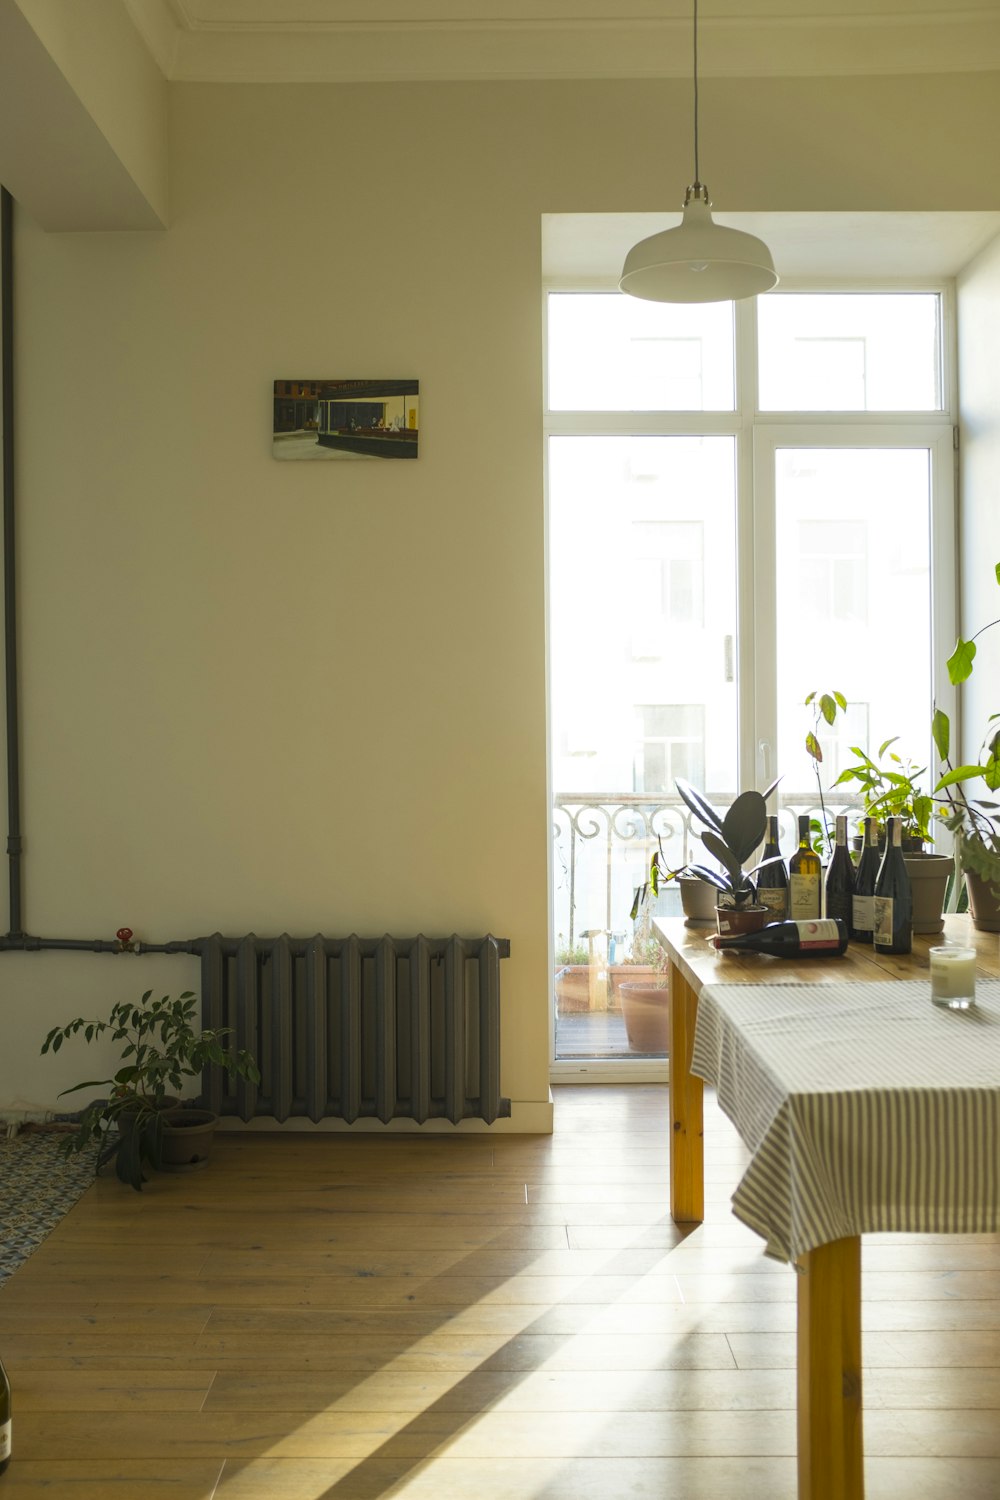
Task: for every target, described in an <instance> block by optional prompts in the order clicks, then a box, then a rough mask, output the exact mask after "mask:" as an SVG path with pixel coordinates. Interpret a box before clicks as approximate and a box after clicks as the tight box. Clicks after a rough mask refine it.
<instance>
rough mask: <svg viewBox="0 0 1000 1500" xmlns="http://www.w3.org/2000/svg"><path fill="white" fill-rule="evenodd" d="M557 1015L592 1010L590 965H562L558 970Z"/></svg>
mask: <svg viewBox="0 0 1000 1500" xmlns="http://www.w3.org/2000/svg"><path fill="white" fill-rule="evenodd" d="M555 985H556V1015H559V1016H568V1015H576V1014H578V1013H579V1012H580V1011H585V1010H589V1009H590V965H589V964H562V965H561V966H560V967H558V968H557V969H556V979H555Z"/></svg>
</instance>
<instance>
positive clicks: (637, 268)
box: [618, 0, 778, 302]
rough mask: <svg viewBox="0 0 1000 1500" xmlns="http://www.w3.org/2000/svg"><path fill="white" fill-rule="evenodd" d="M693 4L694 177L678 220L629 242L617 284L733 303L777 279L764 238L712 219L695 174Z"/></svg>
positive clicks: (650, 293)
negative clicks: (731, 227) (630, 247)
mask: <svg viewBox="0 0 1000 1500" xmlns="http://www.w3.org/2000/svg"><path fill="white" fill-rule="evenodd" d="M693 7H694V182H693V183H692V184H691V186H690V187H689V188H688V190H687V192H686V193H685V195H684V215H683V218H682V219H681V222H680V224H678V225H677V226H676V228H674V229H664V230H662V231H661V233H660V234H653V235H650V237H649V239H646V240H640V241H639V243H638V245H633V247H632V249H631V250H630V251H629V253H628V255H627V256H626V257H625V265H624V267H623V269H622V274H621V280H620V281H619V283H618V286H619V289H620V290H621V291H623V292H627V293H628V295H629V296H630V297H641V298H643V299H644V300H645V301H647V302H737V301H739V299H740V298H741V297H755V296H756V295H757V294H758V293H759V292H769V291H770V290H771V288H772V287H773V286H777V284H778V275H777V272H776V271H775V269H774V261H773V260H772V259H771V252H770V250H769V249H768V248H767V246H766V245H765V244H764V241H763V240H759V239H757V237H756V236H755V235H752V234H744V233H743V231H742V230H740V229H727V228H726V226H725V225H724V224H716V223H715V221H714V220H713V218H712V202H711V199H710V198H709V196H708V188H707V187H705V185H704V183H703V182H701V181H699V178H698V0H693Z"/></svg>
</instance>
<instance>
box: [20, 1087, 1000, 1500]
mask: <svg viewBox="0 0 1000 1500" xmlns="http://www.w3.org/2000/svg"><path fill="white" fill-rule="evenodd" d="M556 1099H557V1106H556V1132H555V1135H554V1136H553V1137H552V1138H546V1137H515V1136H496V1137H487V1136H462V1137H442V1136H433V1137H426V1138H413V1137H402V1136H396V1137H393V1138H391V1139H387V1138H377V1137H371V1136H368V1137H350V1138H348V1137H345V1136H343V1135H339V1136H337V1135H328V1136H324V1137H322V1138H315V1137H303V1136H293V1137H282V1138H278V1137H275V1136H261V1135H253V1136H234V1135H229V1136H226V1137H223V1138H222V1139H221V1140H219V1141H218V1142H217V1159H216V1160H215V1161H213V1164H212V1166H211V1167H210V1169H209V1170H208V1171H207V1172H201V1173H195V1174H192V1175H190V1176H175V1177H157V1178H156V1179H155V1180H154V1182H152V1183H151V1184H150V1186H149V1187H148V1188H147V1189H146V1191H145V1192H144V1193H143V1194H142V1195H141V1196H139V1195H137V1194H133V1193H132V1192H130V1191H128V1190H126V1189H123V1188H121V1187H120V1186H119V1185H118V1184H117V1183H116V1182H114V1181H103V1180H102V1181H101V1182H98V1183H96V1184H95V1185H94V1186H93V1188H91V1189H90V1190H89V1191H88V1192H87V1193H86V1194H85V1195H84V1197H83V1199H82V1200H81V1201H80V1203H79V1204H78V1205H77V1207H76V1208H74V1209H73V1210H72V1211H71V1212H70V1214H69V1215H68V1216H67V1217H66V1219H64V1220H63V1222H62V1223H61V1225H60V1226H59V1227H58V1229H57V1230H56V1231H55V1232H54V1233H53V1234H52V1235H51V1236H50V1237H49V1239H48V1240H47V1241H46V1242H45V1243H44V1244H43V1246H42V1247H41V1248H40V1249H39V1250H38V1251H37V1252H36V1253H35V1254H34V1255H33V1256H32V1258H31V1259H30V1260H29V1261H28V1262H27V1263H26V1264H25V1265H24V1266H23V1267H22V1268H21V1269H20V1270H19V1271H18V1272H16V1273H15V1275H14V1276H13V1277H12V1278H11V1280H10V1281H9V1282H8V1283H7V1284H6V1285H5V1286H4V1288H3V1289H2V1290H0V1351H2V1353H3V1357H4V1360H5V1363H6V1364H7V1368H8V1371H9V1373H10V1375H11V1380H12V1384H13V1387H14V1393H15V1413H14V1416H15V1425H14V1452H15V1458H14V1462H13V1464H12V1465H11V1468H10V1470H9V1471H8V1473H7V1475H6V1476H5V1477H4V1479H3V1480H2V1481H0V1485H2V1491H3V1500H26V1497H28V1496H32V1497H36V1496H37V1497H41V1496H43V1495H44V1496H46V1497H48V1500H63V1497H65V1500H110V1497H115V1500H154V1497H155V1500H159V1497H162V1500H379V1497H383V1496H384V1497H392V1500H432V1497H433V1500H635V1497H639V1500H647V1497H648V1500H652V1497H654V1496H655V1497H657V1500H758V1497H760V1500H763V1497H767V1500H785V1497H787V1500H792V1497H793V1496H794V1494H795V1458H794V1442H795V1423H794V1413H793V1409H792V1407H793V1401H794V1390H795V1382H794V1359H795V1333H794V1329H795V1286H794V1273H793V1272H792V1271H790V1270H788V1269H787V1268H785V1267H782V1266H779V1265H776V1264H774V1263H772V1262H769V1261H766V1260H765V1259H764V1258H763V1257H762V1255H761V1253H760V1249H759V1242H758V1241H757V1240H756V1239H755V1238H754V1237H753V1236H752V1235H750V1234H749V1233H747V1232H746V1231H744V1230H742V1229H741V1227H740V1226H739V1225H738V1224H737V1223H736V1222H735V1221H734V1220H733V1219H732V1217H731V1215H730V1213H729V1208H728V1194H729V1191H730V1189H731V1186H732V1184H733V1182H734V1181H735V1179H736V1176H737V1174H738V1173H739V1170H740V1165H741V1163H742V1161H743V1153H742V1148H741V1147H740V1145H739V1143H738V1141H737V1140H736V1138H735V1136H734V1134H733V1132H732V1131H731V1129H730V1127H729V1126H728V1124H727V1123H726V1122H725V1121H724V1120H723V1119H722V1117H721V1115H719V1113H718V1112H717V1111H716V1110H715V1109H714V1108H713V1109H711V1110H710V1111H709V1124H708V1139H707V1143H706V1177H707V1188H706V1193H707V1199H708V1201H707V1205H706V1214H707V1217H706V1221H705V1223H704V1225H702V1226H701V1227H700V1228H699V1229H697V1230H695V1231H694V1232H693V1233H691V1234H690V1235H689V1236H688V1237H686V1238H685V1236H684V1235H683V1234H682V1232H681V1231H680V1230H678V1228H677V1227H676V1226H675V1225H674V1224H673V1223H672V1222H671V1221H670V1219H669V1218H668V1217H667V1214H666V1207H665V1205H666V1197H667V1149H666V1120H667V1105H666V1089H665V1088H660V1087H655V1086H648V1087H638V1088H636V1087H633V1088H624V1087H614V1088H612V1087H606V1088H600V1087H589V1088H560V1089H558V1090H557V1091H556ZM864 1298H865V1301H864V1324H865V1343H864V1360H865V1366H866V1386H865V1446H866V1455H867V1458H866V1481H867V1493H868V1496H869V1500H954V1497H956V1496H962V1500H987V1497H989V1500H995V1497H997V1496H1000V1415H998V1408H1000V1240H998V1239H997V1238H984V1237H983V1238H959V1237H953V1238H948V1237H943V1236H942V1237H941V1238H940V1239H939V1240H937V1241H935V1240H933V1239H931V1238H927V1237H922V1238H920V1239H918V1238H916V1237H913V1236H902V1235H899V1236H883V1237H872V1238H871V1239H870V1240H866V1241H865V1245H864Z"/></svg>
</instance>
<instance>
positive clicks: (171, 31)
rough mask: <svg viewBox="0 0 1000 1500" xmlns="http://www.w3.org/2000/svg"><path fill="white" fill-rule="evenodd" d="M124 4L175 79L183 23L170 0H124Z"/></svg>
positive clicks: (155, 56)
mask: <svg viewBox="0 0 1000 1500" xmlns="http://www.w3.org/2000/svg"><path fill="white" fill-rule="evenodd" d="M123 4H124V6H125V9H126V11H127V12H128V15H129V19H130V20H131V22H132V25H133V26H134V27H135V29H136V31H138V33H139V35H140V36H141V37H142V39H143V41H144V42H145V43H146V47H147V50H148V51H149V53H150V54H151V56H152V58H153V61H154V62H155V63H156V66H157V67H158V68H159V70H160V72H161V73H162V74H163V76H164V78H168V79H169V78H173V76H174V71H175V67H176V62H177V44H178V42H179V40H180V37H181V32H182V24H181V20H180V17H179V15H178V13H177V11H176V10H175V9H174V8H173V6H172V5H171V4H170V0H123Z"/></svg>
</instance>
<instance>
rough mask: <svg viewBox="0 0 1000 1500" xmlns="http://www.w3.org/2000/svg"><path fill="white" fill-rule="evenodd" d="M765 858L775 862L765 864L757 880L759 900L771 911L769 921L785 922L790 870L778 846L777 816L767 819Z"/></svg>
mask: <svg viewBox="0 0 1000 1500" xmlns="http://www.w3.org/2000/svg"><path fill="white" fill-rule="evenodd" d="M764 859H765V860H769V859H770V860H773V861H774V863H773V864H765V865H764V868H763V869H762V870H761V872H760V879H759V880H758V882H757V900H758V902H759V904H760V905H761V906H766V907H767V909H768V911H769V912H770V914H771V915H770V916H769V917H768V921H769V922H783V921H784V920H785V918H786V917H787V916H788V871H787V870H786V869H785V861H784V860H783V859H782V858H781V849H780V848H779V846H778V820H777V818H776V817H769V818H768V820H767V843H766V844H765V845H764Z"/></svg>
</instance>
